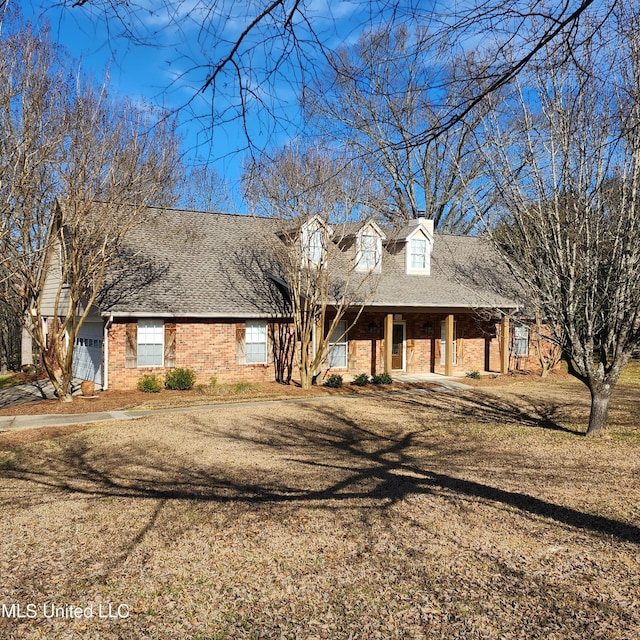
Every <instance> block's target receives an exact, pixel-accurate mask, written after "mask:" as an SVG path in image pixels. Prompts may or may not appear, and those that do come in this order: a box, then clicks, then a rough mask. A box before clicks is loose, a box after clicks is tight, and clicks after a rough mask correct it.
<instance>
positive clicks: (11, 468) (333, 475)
mask: <svg viewBox="0 0 640 640" xmlns="http://www.w3.org/2000/svg"><path fill="white" fill-rule="evenodd" d="M398 400H399V399H398ZM387 402H388V401H387ZM403 403H404V404H405V405H406V404H408V405H411V404H413V403H416V407H415V408H416V409H417V408H418V405H419V406H420V407H422V408H424V407H425V403H424V402H422V403H420V402H419V401H418V400H413V399H411V398H404V399H402V400H401V402H400V404H403ZM300 407H301V412H300V417H299V418H296V419H294V420H291V419H289V420H288V421H287V422H286V423H283V422H282V421H281V420H280V419H276V418H267V417H264V416H260V413H259V412H260V408H257V409H256V416H255V420H259V421H260V422H259V424H260V428H253V427H251V428H249V429H246V428H245V429H243V430H242V431H239V432H225V433H224V434H222V433H221V432H217V431H216V430H214V429H213V428H212V427H211V425H210V424H208V423H207V422H206V416H204V415H202V414H191V415H188V416H186V417H185V420H184V422H183V424H182V426H181V428H184V429H185V431H186V432H188V433H189V434H191V435H193V434H196V435H197V437H199V438H202V443H201V445H202V447H203V449H202V450H204V447H207V446H212V445H214V444H215V445H216V446H217V447H220V446H224V444H225V440H226V441H228V442H231V441H233V442H234V443H235V444H239V445H241V447H242V448H241V452H242V453H241V454H240V453H239V454H237V455H236V456H235V457H233V458H232V459H231V460H230V461H228V462H225V461H220V462H216V463H209V464H204V463H200V462H199V460H198V451H197V450H194V451H193V452H191V453H190V454H189V455H186V454H185V453H184V452H183V453H182V454H179V453H178V452H175V451H171V450H169V448H168V447H167V446H166V445H164V447H163V445H162V443H161V441H160V442H159V443H158V446H157V447H150V446H149V444H148V443H146V444H144V445H143V444H140V445H136V443H135V435H132V440H131V442H130V443H128V446H127V448H126V450H123V451H121V450H118V449H115V448H110V447H109V444H108V442H107V443H104V442H103V443H100V444H98V445H96V446H92V445H91V440H90V437H89V436H88V435H87V433H86V432H83V433H82V434H76V435H75V436H72V437H70V438H65V439H61V440H59V441H58V444H59V446H60V449H59V451H53V452H50V453H49V455H47V456H42V455H41V456H40V458H38V450H35V451H34V452H33V454H32V458H31V459H30V458H28V457H26V456H25V458H24V460H23V461H22V462H17V461H16V462H13V463H12V464H5V465H4V466H3V467H1V468H0V477H1V478H3V479H5V480H10V479H12V480H20V481H23V482H26V483H28V486H29V485H36V486H37V487H40V489H41V491H40V492H39V493H40V494H41V495H40V496H39V497H38V496H37V495H35V494H37V493H38V492H36V491H34V490H33V486H29V488H28V490H26V491H25V492H24V494H23V495H24V503H25V506H26V507H28V506H29V501H30V500H31V501H35V500H55V499H56V494H57V495H60V494H63V495H67V496H68V495H75V496H78V497H83V498H86V497H87V496H93V497H95V498H101V497H105V496H109V497H119V498H130V499H154V500H160V501H174V500H186V501H194V502H216V503H247V504H254V505H260V504H274V505H277V504H287V503H289V504H295V505H306V506H308V507H312V508H329V509H335V508H338V507H339V505H340V504H341V503H343V504H344V506H349V507H353V506H354V503H356V504H357V503H358V501H367V502H366V504H367V506H368V507H371V506H373V507H374V508H379V509H387V508H388V507H389V506H390V505H392V504H394V503H397V502H398V501H401V500H403V499H405V498H407V497H408V496H411V495H421V494H422V495H434V494H439V495H441V496H442V497H443V499H447V494H448V493H449V494H454V495H459V496H465V497H468V498H471V499H477V500H480V501H487V502H491V503H497V504H502V505H507V506H510V507H513V508H514V509H517V510H519V511H522V512H524V513H527V514H533V515H536V516H540V517H543V518H548V519H551V520H554V521H555V522H558V523H561V524H564V525H569V526H571V527H575V528H578V529H584V530H587V531H591V532H593V533H597V534H603V535H607V536H612V537H614V538H616V539H618V540H620V541H625V542H632V543H635V544H638V543H640V528H638V527H637V526H635V525H632V524H629V523H627V522H621V521H617V520H613V519H610V518H606V517H602V516H598V515H593V514H590V513H585V512H583V511H580V510H578V509H574V508H571V507H568V506H561V505H557V504H554V503H553V502H549V501H547V500H543V499H540V498H537V497H535V496H531V495H528V494H526V493H521V492H518V491H508V490H505V489H501V488H499V487H496V486H492V485H490V484H485V483H482V482H478V481H475V480H469V479H465V478H462V477H458V476H457V475H455V474H452V473H443V472H442V469H441V470H439V471H436V470H435V469H436V468H437V464H440V466H441V467H442V466H443V465H445V466H446V465H447V464H448V465H449V468H450V469H451V470H453V469H455V466H453V465H451V464H450V463H449V462H447V459H446V458H447V455H451V454H452V452H451V447H450V442H444V443H443V444H439V438H438V436H437V433H436V434H435V435H431V436H429V434H428V431H429V430H428V429H424V430H422V429H420V428H413V427H412V428H411V429H402V428H397V429H395V430H394V429H392V428H391V427H389V426H388V425H385V424H383V422H381V421H380V420H378V422H377V424H376V425H372V426H368V427H365V426H363V425H362V424H359V422H358V421H356V420H355V419H354V418H353V417H352V416H350V415H349V412H348V408H347V410H341V409H340V407H339V405H338V404H334V403H326V404H316V403H308V404H306V405H300ZM401 409H402V408H401V407H400V406H399V407H398V412H397V415H398V419H399V420H401V419H402V417H403V412H402V411H403V410H404V411H406V407H405V408H404V409H402V410H401ZM463 414H464V410H463ZM404 415H405V416H408V415H411V413H410V411H409V412H406V413H405V414H404ZM474 415H475V414H474ZM476 417H477V416H476ZM166 428H167V429H175V425H173V426H170V427H166ZM243 433H244V435H243ZM49 451H50V450H49ZM473 452H474V445H473V442H472V441H467V442H466V443H462V445H461V447H460V449H459V450H456V451H455V452H453V457H455V458H460V459H463V460H465V459H468V460H472V459H473V455H472V454H473ZM42 453H44V452H42ZM485 459H487V458H486V457H485ZM263 460H266V463H262V464H261V461H263ZM443 490H444V494H441V492H442V491H443ZM20 500H21V493H20V490H19V489H18V490H15V491H11V492H10V494H8V497H7V498H6V499H5V500H0V504H1V503H2V502H5V503H6V504H11V505H16V504H18V505H20V504H21V503H20Z"/></svg>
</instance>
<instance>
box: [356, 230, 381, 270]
mask: <svg viewBox="0 0 640 640" xmlns="http://www.w3.org/2000/svg"><path fill="white" fill-rule="evenodd" d="M359 245H360V246H359V250H358V258H357V268H358V270H361V271H379V270H380V259H381V257H382V240H381V238H379V237H378V236H373V235H363V236H361V237H360V239H359Z"/></svg>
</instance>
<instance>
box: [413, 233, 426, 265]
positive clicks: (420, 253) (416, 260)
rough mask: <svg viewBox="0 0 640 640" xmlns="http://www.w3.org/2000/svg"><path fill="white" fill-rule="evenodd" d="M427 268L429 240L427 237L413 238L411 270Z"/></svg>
mask: <svg viewBox="0 0 640 640" xmlns="http://www.w3.org/2000/svg"><path fill="white" fill-rule="evenodd" d="M426 269H427V240H426V238H412V239H411V270H412V271H426Z"/></svg>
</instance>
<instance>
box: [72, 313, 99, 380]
mask: <svg viewBox="0 0 640 640" xmlns="http://www.w3.org/2000/svg"><path fill="white" fill-rule="evenodd" d="M102 339H103V334H102V322H85V323H84V324H83V325H82V327H81V328H80V333H79V335H78V337H77V338H76V344H75V347H74V349H73V375H74V376H75V377H76V378H80V379H81V380H93V381H94V382H95V383H96V384H99V385H102Z"/></svg>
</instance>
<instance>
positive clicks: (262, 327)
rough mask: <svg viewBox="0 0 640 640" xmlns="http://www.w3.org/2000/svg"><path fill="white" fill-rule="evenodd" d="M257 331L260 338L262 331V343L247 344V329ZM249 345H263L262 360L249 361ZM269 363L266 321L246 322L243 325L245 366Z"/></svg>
mask: <svg viewBox="0 0 640 640" xmlns="http://www.w3.org/2000/svg"><path fill="white" fill-rule="evenodd" d="M250 328H251V329H259V330H260V334H261V335H260V337H262V332H263V331H264V341H262V340H260V341H252V342H249V329H250ZM249 344H257V345H262V344H264V360H249ZM268 361H269V331H268V326H267V321H266V320H247V322H245V325H244V363H245V364H249V365H251V364H267V362H268Z"/></svg>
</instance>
